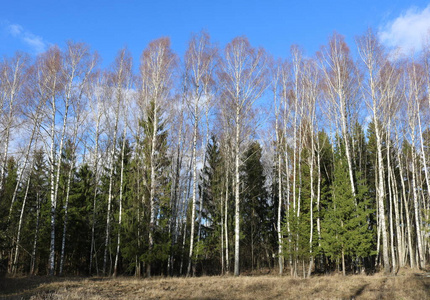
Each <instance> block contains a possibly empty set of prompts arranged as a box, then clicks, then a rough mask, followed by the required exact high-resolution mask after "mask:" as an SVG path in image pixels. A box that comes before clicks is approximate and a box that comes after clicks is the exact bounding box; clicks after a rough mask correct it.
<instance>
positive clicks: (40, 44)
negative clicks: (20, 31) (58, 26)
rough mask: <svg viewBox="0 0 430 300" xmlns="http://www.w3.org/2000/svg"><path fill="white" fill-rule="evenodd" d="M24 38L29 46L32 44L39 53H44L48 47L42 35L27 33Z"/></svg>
mask: <svg viewBox="0 0 430 300" xmlns="http://www.w3.org/2000/svg"><path fill="white" fill-rule="evenodd" d="M22 40H23V42H24V43H26V44H27V45H28V46H30V47H31V48H32V49H33V50H34V51H35V52H36V53H37V54H38V53H42V52H43V51H45V49H46V43H45V42H44V41H43V39H42V38H41V37H40V36H36V35H33V34H31V33H26V34H25V35H24V36H23V37H22Z"/></svg>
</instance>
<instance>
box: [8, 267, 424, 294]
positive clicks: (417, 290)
mask: <svg viewBox="0 0 430 300" xmlns="http://www.w3.org/2000/svg"><path fill="white" fill-rule="evenodd" d="M0 299H34V300H36V299H85V300H90V299H390V300H393V299H430V273H425V272H419V271H416V270H410V269H405V270H400V272H399V273H398V274H397V276H384V275H382V274H374V275H368V276H366V275H349V276H345V277H344V276H342V275H338V274H336V275H323V276H313V277H311V278H309V279H297V278H291V277H289V276H284V277H279V276H272V275H266V276H240V277H232V276H213V277H207V276H205V277H195V278H164V277H163V278H161V277H154V278H151V279H136V278H134V277H117V278H99V277H91V278H88V277H87V278H77V277H70V278H61V277H42V276H35V277H15V278H14V277H3V278H0Z"/></svg>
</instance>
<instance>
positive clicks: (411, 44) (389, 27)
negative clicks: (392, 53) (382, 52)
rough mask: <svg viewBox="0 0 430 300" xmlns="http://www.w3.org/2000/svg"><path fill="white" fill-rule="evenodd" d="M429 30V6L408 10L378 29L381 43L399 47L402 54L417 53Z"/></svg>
mask: <svg viewBox="0 0 430 300" xmlns="http://www.w3.org/2000/svg"><path fill="white" fill-rule="evenodd" d="M429 30H430V5H428V6H427V7H426V8H424V9H418V8H416V7H413V8H410V9H408V10H407V11H405V12H404V13H403V14H401V15H400V16H399V17H397V18H396V19H394V20H391V21H388V22H387V23H385V24H383V25H382V26H381V27H380V29H379V38H380V40H381V42H382V43H383V44H384V45H386V46H388V47H390V48H397V47H399V48H400V49H401V51H402V52H403V53H408V52H418V51H420V50H421V49H422V43H423V40H424V38H425V37H426V36H427V35H428V34H429Z"/></svg>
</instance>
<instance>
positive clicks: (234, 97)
mask: <svg viewBox="0 0 430 300" xmlns="http://www.w3.org/2000/svg"><path fill="white" fill-rule="evenodd" d="M266 64H267V58H266V54H265V52H264V50H263V49H262V48H258V49H255V48H253V47H251V44H250V43H249V41H248V39H247V38H245V37H237V38H234V39H233V40H232V41H231V42H230V43H228V44H227V46H226V47H225V50H224V59H223V60H222V62H221V74H220V80H221V82H222V85H223V92H224V94H225V99H226V101H227V104H228V106H227V107H229V109H231V110H232V111H234V116H232V117H233V118H234V127H235V131H234V134H235V137H234V157H235V159H234V160H235V163H234V164H235V172H234V176H235V180H234V193H235V215H234V218H235V230H234V232H235V234H234V235H235V246H234V275H235V276H238V275H239V243H240V225H239V222H240V211H239V204H240V174H239V169H240V166H241V164H242V162H241V153H242V151H243V149H242V147H241V146H242V145H243V142H244V140H245V138H246V137H245V136H244V126H245V125H247V124H246V122H247V118H248V117H249V116H250V113H251V110H252V107H253V104H254V102H255V101H256V100H257V99H258V98H260V96H261V95H262V94H263V92H264V90H265V89H266V85H267V84H266V74H267V66H266ZM248 120H249V119H248Z"/></svg>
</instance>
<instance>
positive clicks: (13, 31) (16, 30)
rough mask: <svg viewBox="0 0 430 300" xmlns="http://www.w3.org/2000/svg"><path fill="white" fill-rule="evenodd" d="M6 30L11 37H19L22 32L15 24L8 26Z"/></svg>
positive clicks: (20, 27)
mask: <svg viewBox="0 0 430 300" xmlns="http://www.w3.org/2000/svg"><path fill="white" fill-rule="evenodd" d="M7 29H8V31H9V33H10V34H11V35H12V36H13V37H17V36H19V35H20V34H21V33H22V31H23V28H22V26H20V25H17V24H12V25H9V26H8V28H7Z"/></svg>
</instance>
